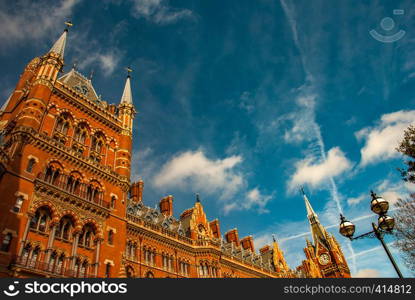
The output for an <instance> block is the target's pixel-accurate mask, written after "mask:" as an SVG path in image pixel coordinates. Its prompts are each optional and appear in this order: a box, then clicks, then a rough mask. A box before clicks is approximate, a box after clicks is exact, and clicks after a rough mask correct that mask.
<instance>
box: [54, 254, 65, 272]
mask: <svg viewBox="0 0 415 300" xmlns="http://www.w3.org/2000/svg"><path fill="white" fill-rule="evenodd" d="M64 260H65V255H64V254H61V255H60V256H59V258H58V261H57V263H56V269H55V272H56V273H58V274H61V273H62V267H63V262H64Z"/></svg>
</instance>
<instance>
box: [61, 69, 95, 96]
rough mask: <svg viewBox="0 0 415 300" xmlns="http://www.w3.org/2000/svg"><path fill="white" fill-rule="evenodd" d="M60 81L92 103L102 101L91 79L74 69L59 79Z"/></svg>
mask: <svg viewBox="0 0 415 300" xmlns="http://www.w3.org/2000/svg"><path fill="white" fill-rule="evenodd" d="M59 81H60V82H62V83H64V84H65V85H67V86H69V87H70V88H72V89H74V90H75V91H77V92H78V93H80V94H82V95H84V96H85V97H86V98H88V99H89V100H91V101H95V102H100V101H101V99H100V97H98V95H97V93H96V92H95V89H94V87H93V86H92V82H91V80H90V79H88V78H86V77H85V76H84V75H82V74H81V73H79V72H78V71H76V70H75V69H74V68H72V70H71V71H69V72H68V73H66V74H64V75H63V76H62V77H60V78H59Z"/></svg>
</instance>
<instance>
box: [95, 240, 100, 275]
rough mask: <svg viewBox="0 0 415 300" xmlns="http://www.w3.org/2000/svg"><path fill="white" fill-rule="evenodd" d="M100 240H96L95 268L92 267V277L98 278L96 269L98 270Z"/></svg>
mask: <svg viewBox="0 0 415 300" xmlns="http://www.w3.org/2000/svg"><path fill="white" fill-rule="evenodd" d="M101 241H102V240H101V239H98V240H97V247H96V249H95V267H94V277H98V269H99V254H100V251H101Z"/></svg>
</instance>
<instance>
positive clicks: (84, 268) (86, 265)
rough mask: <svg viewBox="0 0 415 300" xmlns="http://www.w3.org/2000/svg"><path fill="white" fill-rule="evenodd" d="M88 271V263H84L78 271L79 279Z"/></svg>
mask: <svg viewBox="0 0 415 300" xmlns="http://www.w3.org/2000/svg"><path fill="white" fill-rule="evenodd" d="M87 270H88V261H84V262H83V263H82V265H81V268H80V270H79V277H86V275H87Z"/></svg>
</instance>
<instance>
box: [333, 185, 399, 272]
mask: <svg viewBox="0 0 415 300" xmlns="http://www.w3.org/2000/svg"><path fill="white" fill-rule="evenodd" d="M370 195H371V197H372V200H371V201H370V209H371V210H372V211H373V212H374V213H375V214H377V215H379V218H378V225H376V224H375V223H372V228H373V230H372V231H370V232H367V233H364V234H361V235H359V236H356V237H353V235H354V232H355V229H356V226H355V225H354V224H353V223H352V222H350V221H348V220H346V218H345V217H344V216H343V215H342V214H340V229H339V232H340V234H341V235H343V236H345V237H347V238H348V239H350V240H351V241H354V240H357V239H361V238H365V237H369V238H373V237H375V238H377V239H378V240H379V241H380V242H381V244H382V246H383V249H385V252H386V254H387V255H388V257H389V259H390V261H391V263H392V265H393V267H394V268H395V271H396V273H398V276H399V278H403V276H402V273H401V271H400V270H399V268H398V265H397V264H396V262H395V260H394V259H393V257H392V254H391V253H390V251H389V248H388V246H387V245H386V243H385V241H384V240H383V236H384V235H385V234H390V233H392V230H393V228H394V226H395V220H394V219H393V218H392V217H390V216H388V215H386V213H387V212H388V209H389V203H388V201H386V200H385V199H383V198H382V197H379V196H377V195H376V194H375V193H374V192H373V191H371V192H370Z"/></svg>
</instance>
